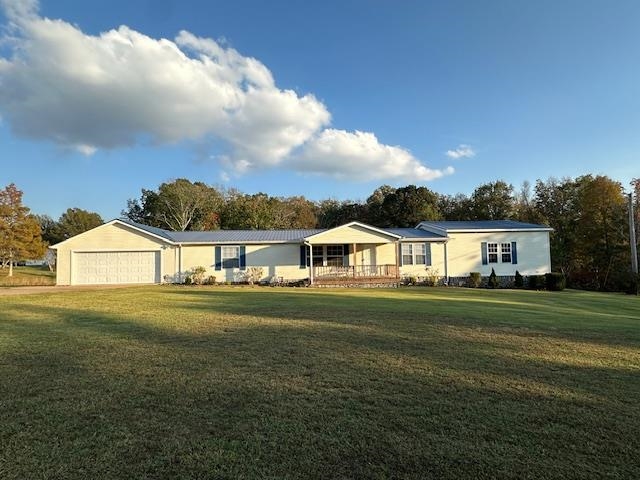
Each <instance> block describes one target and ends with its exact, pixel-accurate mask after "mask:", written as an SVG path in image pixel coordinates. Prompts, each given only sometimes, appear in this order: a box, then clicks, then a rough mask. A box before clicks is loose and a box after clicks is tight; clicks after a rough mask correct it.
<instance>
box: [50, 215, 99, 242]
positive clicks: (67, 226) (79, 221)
mask: <svg viewBox="0 0 640 480" xmlns="http://www.w3.org/2000/svg"><path fill="white" fill-rule="evenodd" d="M103 223H104V221H103V220H102V217H101V216H100V215H99V214H97V213H95V212H89V211H88V210H83V209H82V208H68V209H67V210H66V211H65V212H64V213H63V214H62V215H60V218H59V219H58V221H57V222H56V224H55V226H54V227H53V237H54V238H53V240H54V243H57V242H62V241H64V240H66V239H67V238H71V237H74V236H76V235H79V234H80V233H83V232H86V231H87V230H91V229H92V228H95V227H99V226H100V225H102V224H103Z"/></svg>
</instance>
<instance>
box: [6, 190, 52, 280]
mask: <svg viewBox="0 0 640 480" xmlns="http://www.w3.org/2000/svg"><path fill="white" fill-rule="evenodd" d="M45 250H46V246H45V244H44V242H43V241H42V236H41V234H40V224H39V223H38V220H37V219H36V218H35V216H33V215H31V214H30V213H29V208H27V207H26V206H24V205H23V204H22V192H21V191H20V190H18V188H17V187H16V186H15V185H14V184H13V183H12V184H10V185H8V186H7V187H5V188H4V190H1V191H0V261H1V262H2V265H3V266H4V265H7V264H8V265H9V276H10V277H11V276H13V263H14V262H15V261H17V260H25V259H36V258H40V257H42V255H44V252H45Z"/></svg>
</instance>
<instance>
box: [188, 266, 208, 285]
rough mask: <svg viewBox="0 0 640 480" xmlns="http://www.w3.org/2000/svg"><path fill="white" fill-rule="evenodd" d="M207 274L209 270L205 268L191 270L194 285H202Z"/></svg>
mask: <svg viewBox="0 0 640 480" xmlns="http://www.w3.org/2000/svg"><path fill="white" fill-rule="evenodd" d="M205 273H207V269H206V268H205V267H202V266H199V267H193V268H192V269H191V274H190V277H191V280H192V281H193V284H194V285H202V282H203V281H204V274H205Z"/></svg>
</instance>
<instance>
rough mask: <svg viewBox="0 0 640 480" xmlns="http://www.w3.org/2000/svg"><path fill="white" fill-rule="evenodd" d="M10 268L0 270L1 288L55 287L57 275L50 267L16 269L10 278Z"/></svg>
mask: <svg viewBox="0 0 640 480" xmlns="http://www.w3.org/2000/svg"><path fill="white" fill-rule="evenodd" d="M8 275H9V268H8V267H6V268H0V287H24V286H41V285H55V284H56V273H55V272H52V271H50V270H49V268H48V267H14V268H13V276H12V277H9V276H8Z"/></svg>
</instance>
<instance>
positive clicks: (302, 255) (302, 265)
mask: <svg viewBox="0 0 640 480" xmlns="http://www.w3.org/2000/svg"><path fill="white" fill-rule="evenodd" d="M306 266H307V246H306V245H300V268H305V267H306Z"/></svg>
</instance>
